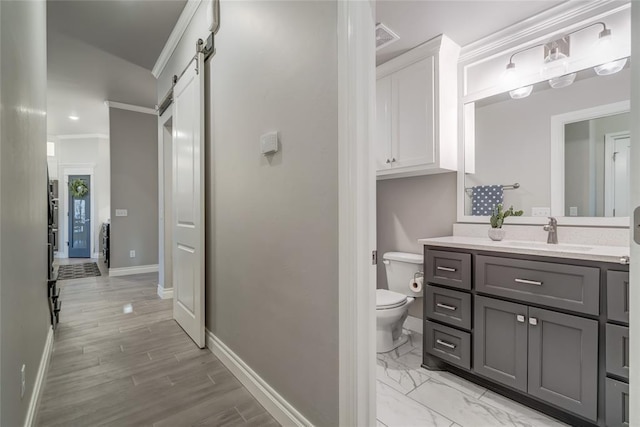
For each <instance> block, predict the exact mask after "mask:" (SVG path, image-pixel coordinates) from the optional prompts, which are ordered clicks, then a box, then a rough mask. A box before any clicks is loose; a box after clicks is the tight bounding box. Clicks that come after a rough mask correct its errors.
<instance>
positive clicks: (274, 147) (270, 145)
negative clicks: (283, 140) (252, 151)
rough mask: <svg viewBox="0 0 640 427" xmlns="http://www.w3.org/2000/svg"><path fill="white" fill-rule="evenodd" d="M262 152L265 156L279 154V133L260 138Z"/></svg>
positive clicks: (271, 133) (270, 133)
mask: <svg viewBox="0 0 640 427" xmlns="http://www.w3.org/2000/svg"><path fill="white" fill-rule="evenodd" d="M260 152H261V153H262V154H264V155H265V156H266V155H268V154H275V153H277V152H278V132H269V133H265V134H264V135H262V136H260Z"/></svg>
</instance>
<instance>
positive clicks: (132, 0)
mask: <svg viewBox="0 0 640 427" xmlns="http://www.w3.org/2000/svg"><path fill="white" fill-rule="evenodd" d="M185 4H186V0H82V1H78V0H73V1H67V0H64V1H62V0H48V2H47V79H48V89H47V133H48V134H49V135H50V136H60V135H79V134H106V135H108V134H109V111H108V108H107V107H106V106H105V104H104V101H107V100H108V101H115V102H122V103H126V104H133V105H139V106H143V107H153V106H154V105H155V104H156V102H157V97H158V95H157V82H156V79H155V78H154V77H153V75H152V74H151V69H152V68H153V66H154V64H155V62H156V60H157V58H158V56H159V55H160V52H161V51H162V48H163V47H164V45H165V42H166V41H167V39H168V37H169V35H170V34H171V31H172V30H173V27H174V26H175V23H176V21H177V20H178V17H179V16H180V13H181V12H182V9H183V8H184V5H185ZM70 115H76V116H78V117H79V120H77V121H73V120H70V119H69V116H70Z"/></svg>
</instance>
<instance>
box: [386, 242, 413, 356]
mask: <svg viewBox="0 0 640 427" xmlns="http://www.w3.org/2000/svg"><path fill="white" fill-rule="evenodd" d="M383 262H384V264H385V269H386V273H387V283H388V286H389V289H388V290H387V289H376V337H377V341H376V352H378V353H386V352H388V351H391V350H394V349H396V348H398V347H399V346H401V345H402V344H404V343H405V342H407V340H408V337H407V336H406V335H405V334H403V333H402V326H403V325H404V322H405V320H407V316H408V314H409V306H410V305H411V304H412V303H413V302H414V301H415V299H416V298H419V297H421V296H422V294H420V293H414V292H413V291H412V290H411V288H410V286H409V285H410V282H411V280H412V279H413V278H414V277H415V275H416V274H419V272H420V271H421V269H422V255H418V254H410V253H404V252H388V253H385V254H384V256H383Z"/></svg>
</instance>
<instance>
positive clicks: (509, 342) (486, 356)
mask: <svg viewBox="0 0 640 427" xmlns="http://www.w3.org/2000/svg"><path fill="white" fill-rule="evenodd" d="M474 308H475V322H474V335H473V370H474V371H475V372H476V373H478V374H480V375H483V376H485V377H488V378H491V379H492V380H495V381H498V382H500V383H502V384H505V385H508V386H511V387H513V388H517V389H518V390H522V391H527V323H526V316H527V306H525V305H522V304H514V303H510V302H506V301H500V300H496V299H493V298H485V297H476V299H475V306H474ZM519 316H520V317H519Z"/></svg>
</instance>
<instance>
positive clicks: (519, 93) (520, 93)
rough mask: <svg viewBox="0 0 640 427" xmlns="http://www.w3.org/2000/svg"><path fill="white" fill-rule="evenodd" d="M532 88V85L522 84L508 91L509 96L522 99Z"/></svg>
mask: <svg viewBox="0 0 640 427" xmlns="http://www.w3.org/2000/svg"><path fill="white" fill-rule="evenodd" d="M532 90H533V85H529V86H523V87H520V88H518V89H514V90H511V91H509V96H510V97H511V98H512V99H522V98H526V97H527V96H529V95H531V91H532Z"/></svg>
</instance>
